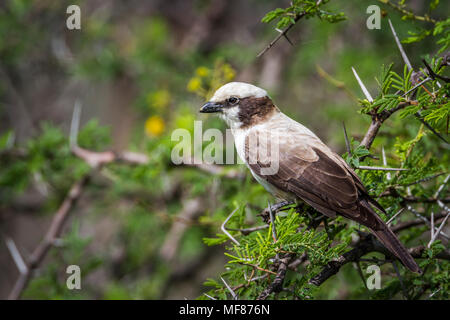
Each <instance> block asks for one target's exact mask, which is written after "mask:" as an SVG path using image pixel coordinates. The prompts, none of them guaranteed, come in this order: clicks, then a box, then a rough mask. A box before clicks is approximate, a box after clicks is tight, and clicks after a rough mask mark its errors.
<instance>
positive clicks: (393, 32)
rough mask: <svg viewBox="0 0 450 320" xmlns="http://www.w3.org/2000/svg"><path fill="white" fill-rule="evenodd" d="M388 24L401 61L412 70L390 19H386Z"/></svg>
mask: <svg viewBox="0 0 450 320" xmlns="http://www.w3.org/2000/svg"><path fill="white" fill-rule="evenodd" d="M388 22H389V26H390V27H391V31H392V34H393V35H394V39H395V43H396V44H397V47H398V50H400V54H401V55H402V58H403V61H404V62H405V64H406V65H407V66H408V70H412V69H413V67H412V65H411V62H409V59H408V56H407V55H406V52H405V50H404V49H403V46H402V43H401V42H400V39H399V38H398V36H397V33H396V32H395V29H394V26H393V25H392V22H391V19H388Z"/></svg>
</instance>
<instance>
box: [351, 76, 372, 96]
mask: <svg viewBox="0 0 450 320" xmlns="http://www.w3.org/2000/svg"><path fill="white" fill-rule="evenodd" d="M352 71H353V74H354V75H355V78H356V81H358V84H359V86H360V87H361V90H362V92H363V93H364V95H365V96H366V99H367V100H368V101H369V102H371V103H372V102H373V98H372V96H371V95H370V93H369V90H367V88H366V86H365V85H364V83H363V82H362V81H361V79H360V78H359V76H358V73H356V70H355V68H353V67H352Z"/></svg>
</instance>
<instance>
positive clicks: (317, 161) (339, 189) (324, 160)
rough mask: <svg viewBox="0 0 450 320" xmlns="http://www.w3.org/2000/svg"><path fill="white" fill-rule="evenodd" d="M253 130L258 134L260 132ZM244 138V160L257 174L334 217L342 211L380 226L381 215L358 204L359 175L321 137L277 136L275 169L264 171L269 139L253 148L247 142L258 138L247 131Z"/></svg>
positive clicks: (371, 225)
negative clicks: (288, 137)
mask: <svg viewBox="0 0 450 320" xmlns="http://www.w3.org/2000/svg"><path fill="white" fill-rule="evenodd" d="M252 134H254V135H258V134H260V132H254V133H252ZM247 138H248V139H246V143H245V155H246V161H247V163H248V165H249V167H250V168H251V169H252V171H253V172H254V174H256V175H258V177H260V178H262V179H264V180H266V181H267V182H268V183H270V184H272V185H274V186H276V187H277V188H279V189H281V190H283V191H285V192H288V193H292V194H294V195H295V196H297V197H298V198H301V199H302V200H304V201H305V202H307V203H308V204H309V205H311V206H312V207H314V208H315V209H317V210H318V211H319V212H321V213H323V214H325V215H327V216H330V217H334V216H335V215H336V214H341V215H343V216H344V217H346V218H348V219H351V220H354V221H356V222H358V223H361V224H363V225H365V226H367V227H369V228H371V229H375V230H377V229H379V228H380V219H379V218H378V216H376V213H375V212H374V211H373V210H365V208H361V203H360V196H361V195H362V194H363V193H365V189H364V186H363V185H362V183H361V181H360V180H359V178H357V176H356V174H355V176H356V178H355V177H354V176H353V175H352V173H351V172H350V171H349V170H348V169H349V168H348V169H347V165H346V164H345V162H344V161H343V160H342V159H341V158H339V156H337V155H335V154H334V153H333V152H332V151H330V150H329V149H328V148H327V147H326V146H325V145H323V143H321V141H320V140H318V139H316V140H314V139H313V140H312V141H310V143H308V139H307V138H305V139H304V141H302V142H300V143H299V142H293V141H292V139H286V140H283V138H280V139H279V140H278V141H279V157H278V159H277V160H278V171H277V172H276V173H274V174H271V175H264V174H262V169H263V168H265V167H267V166H268V165H269V163H270V161H271V159H269V158H270V157H269V156H266V155H270V151H267V150H264V148H269V149H270V143H261V144H258V145H257V147H256V148H252V145H251V144H249V143H247V142H248V141H249V140H250V139H257V138H255V137H251V136H250V135H249V136H248V137H247ZM302 140H303V139H302ZM305 154H308V155H309V156H305ZM311 155H313V156H311ZM249 159H256V161H249ZM252 162H253V163H252ZM350 170H351V169H350ZM361 188H363V189H362V190H361ZM374 215H375V216H374Z"/></svg>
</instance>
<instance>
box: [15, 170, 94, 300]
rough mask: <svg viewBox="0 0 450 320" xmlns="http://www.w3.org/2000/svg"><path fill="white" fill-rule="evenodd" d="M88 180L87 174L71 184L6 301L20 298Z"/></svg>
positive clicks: (88, 175)
mask: <svg viewBox="0 0 450 320" xmlns="http://www.w3.org/2000/svg"><path fill="white" fill-rule="evenodd" d="M89 178H90V174H87V175H85V176H84V177H82V178H81V179H80V180H78V181H77V182H75V183H74V184H73V186H72V188H71V189H70V191H69V193H68V194H67V196H66V198H65V199H64V201H63V203H62V204H61V206H60V207H59V209H58V211H57V212H56V213H55V215H54V216H53V220H52V222H51V225H50V228H49V229H48V230H47V233H46V235H45V237H44V239H43V240H42V241H41V242H40V243H39V245H38V246H37V247H36V249H35V250H34V251H33V253H32V254H31V256H30V258H29V260H28V264H27V270H26V272H24V273H21V274H20V276H19V278H18V279H17V281H16V283H15V285H14V287H13V289H12V291H11V292H10V294H9V296H8V299H10V300H16V299H19V298H20V296H21V294H22V292H23V290H24V289H25V288H26V286H27V284H28V282H29V281H30V279H31V276H32V274H33V271H34V270H35V269H36V268H38V267H39V265H40V264H41V263H42V261H43V260H44V258H45V256H46V255H47V253H48V251H49V250H50V248H51V247H52V245H53V243H54V242H55V239H57V238H58V237H59V235H60V233H61V230H62V227H63V225H64V222H65V221H66V220H67V217H68V215H69V213H70V211H71V210H72V209H73V206H74V204H75V202H76V201H77V200H78V199H79V198H80V197H81V194H82V192H83V189H84V186H85V185H86V183H87V182H88V180H89Z"/></svg>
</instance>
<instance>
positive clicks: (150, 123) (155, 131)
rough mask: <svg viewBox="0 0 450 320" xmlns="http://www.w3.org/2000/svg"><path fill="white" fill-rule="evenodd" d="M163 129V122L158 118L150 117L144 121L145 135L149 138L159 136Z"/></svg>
mask: <svg viewBox="0 0 450 320" xmlns="http://www.w3.org/2000/svg"><path fill="white" fill-rule="evenodd" d="M164 127H165V125H164V120H163V119H162V118H161V117H160V116H152V117H149V118H148V119H147V121H145V133H146V134H147V135H148V136H151V137H152V136H153V137H157V136H160V135H161V134H162V133H163V131H164Z"/></svg>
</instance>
